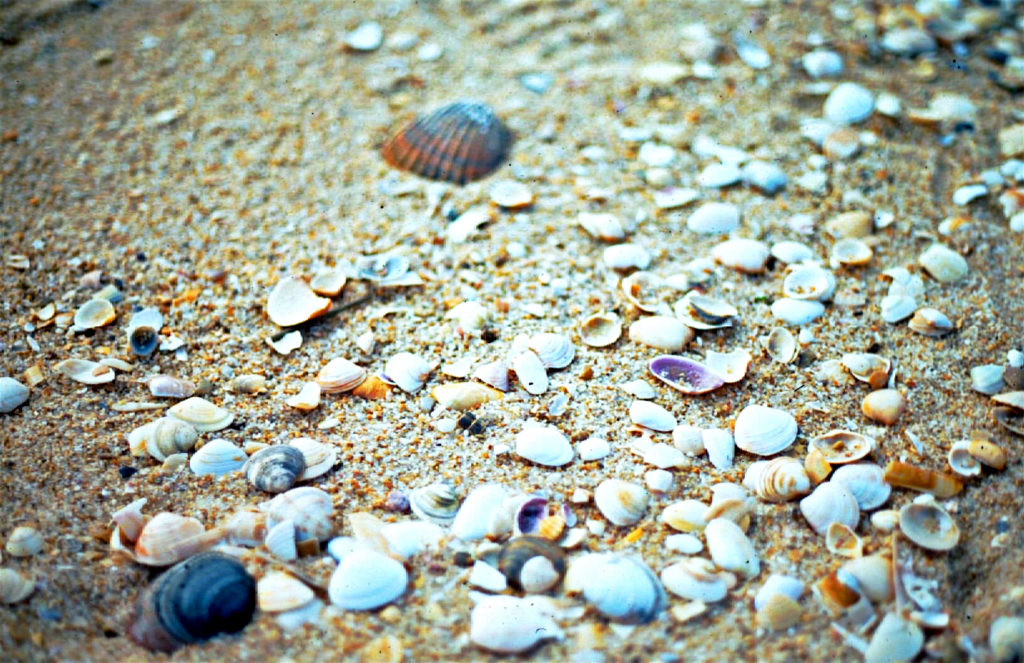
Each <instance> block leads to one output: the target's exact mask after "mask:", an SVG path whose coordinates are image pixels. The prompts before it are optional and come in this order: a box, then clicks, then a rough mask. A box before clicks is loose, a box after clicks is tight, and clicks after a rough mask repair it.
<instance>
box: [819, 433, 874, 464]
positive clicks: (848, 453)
mask: <svg viewBox="0 0 1024 663" xmlns="http://www.w3.org/2000/svg"><path fill="white" fill-rule="evenodd" d="M808 446H809V448H810V449H816V450H817V451H818V452H819V453H820V454H821V455H822V458H824V459H825V461H826V462H827V463H829V464H831V465H840V464H843V463H853V462H855V461H858V460H860V459H861V458H864V457H865V456H867V455H868V454H869V453H871V452H872V451H874V450H875V447H876V446H877V444H876V442H875V438H873V437H868V436H867V435H861V434H860V433H854V432H852V431H847V430H831V431H829V432H827V433H825V434H824V435H818V436H817V437H813V438H811V441H810V443H809V445H808Z"/></svg>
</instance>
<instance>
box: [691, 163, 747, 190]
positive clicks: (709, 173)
mask: <svg viewBox="0 0 1024 663" xmlns="http://www.w3.org/2000/svg"><path fill="white" fill-rule="evenodd" d="M741 179H743V171H742V170H740V167H739V166H737V165H736V164H734V163H712V164H709V165H708V166H706V167H705V168H704V170H702V171H700V173H699V174H698V175H697V184H699V185H700V186H702V187H705V188H708V189H720V188H723V187H727V186H732V185H733V184H736V183H737V182H739V181H740V180H741Z"/></svg>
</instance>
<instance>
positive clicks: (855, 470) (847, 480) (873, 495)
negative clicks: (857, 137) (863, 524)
mask: <svg viewBox="0 0 1024 663" xmlns="http://www.w3.org/2000/svg"><path fill="white" fill-rule="evenodd" d="M832 481H833V482H834V483H839V484H842V485H844V486H846V488H847V489H849V491H850V493H852V494H853V497H854V499H855V500H857V506H858V507H860V510H861V511H870V510H871V509H877V508H878V507H880V506H882V505H883V504H885V502H886V500H888V499H889V494H890V493H892V486H890V485H889V484H887V483H886V482H885V472H884V471H883V470H882V468H881V467H879V466H878V465H875V464H873V463H856V464H854V465H843V466H842V467H840V468H839V469H837V470H836V471H835V474H833V475H832Z"/></svg>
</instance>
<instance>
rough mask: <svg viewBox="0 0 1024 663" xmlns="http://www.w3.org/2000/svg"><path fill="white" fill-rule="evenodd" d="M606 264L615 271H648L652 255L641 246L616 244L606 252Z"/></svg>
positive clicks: (604, 255) (604, 256)
mask: <svg viewBox="0 0 1024 663" xmlns="http://www.w3.org/2000/svg"><path fill="white" fill-rule="evenodd" d="M603 258H604V264H606V265H608V266H609V267H611V268H612V269H614V270H618V271H627V270H630V269H647V268H648V267H650V265H651V254H650V252H649V251H648V250H647V249H645V248H644V247H642V246H640V245H639V244H615V245H613V246H609V247H608V248H607V249H605V250H604V254H603Z"/></svg>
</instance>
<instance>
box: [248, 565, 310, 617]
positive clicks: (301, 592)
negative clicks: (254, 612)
mask: <svg viewBox="0 0 1024 663" xmlns="http://www.w3.org/2000/svg"><path fill="white" fill-rule="evenodd" d="M315 597H316V594H315V593H314V592H313V590H312V589H310V588H309V587H307V586H306V584H305V583H304V582H302V581H301V580H299V579H298V578H296V577H295V576H292V575H290V574H288V573H282V572H281V571H271V572H270V573H268V574H267V575H265V576H263V577H262V578H260V581H259V582H258V583H256V603H257V605H258V606H259V609H260V610H262V611H263V612H284V611H286V610H294V609H296V608H301V607H302V606H304V605H306V604H307V603H309V602H310V601H312V600H313V599H314V598H315Z"/></svg>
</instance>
